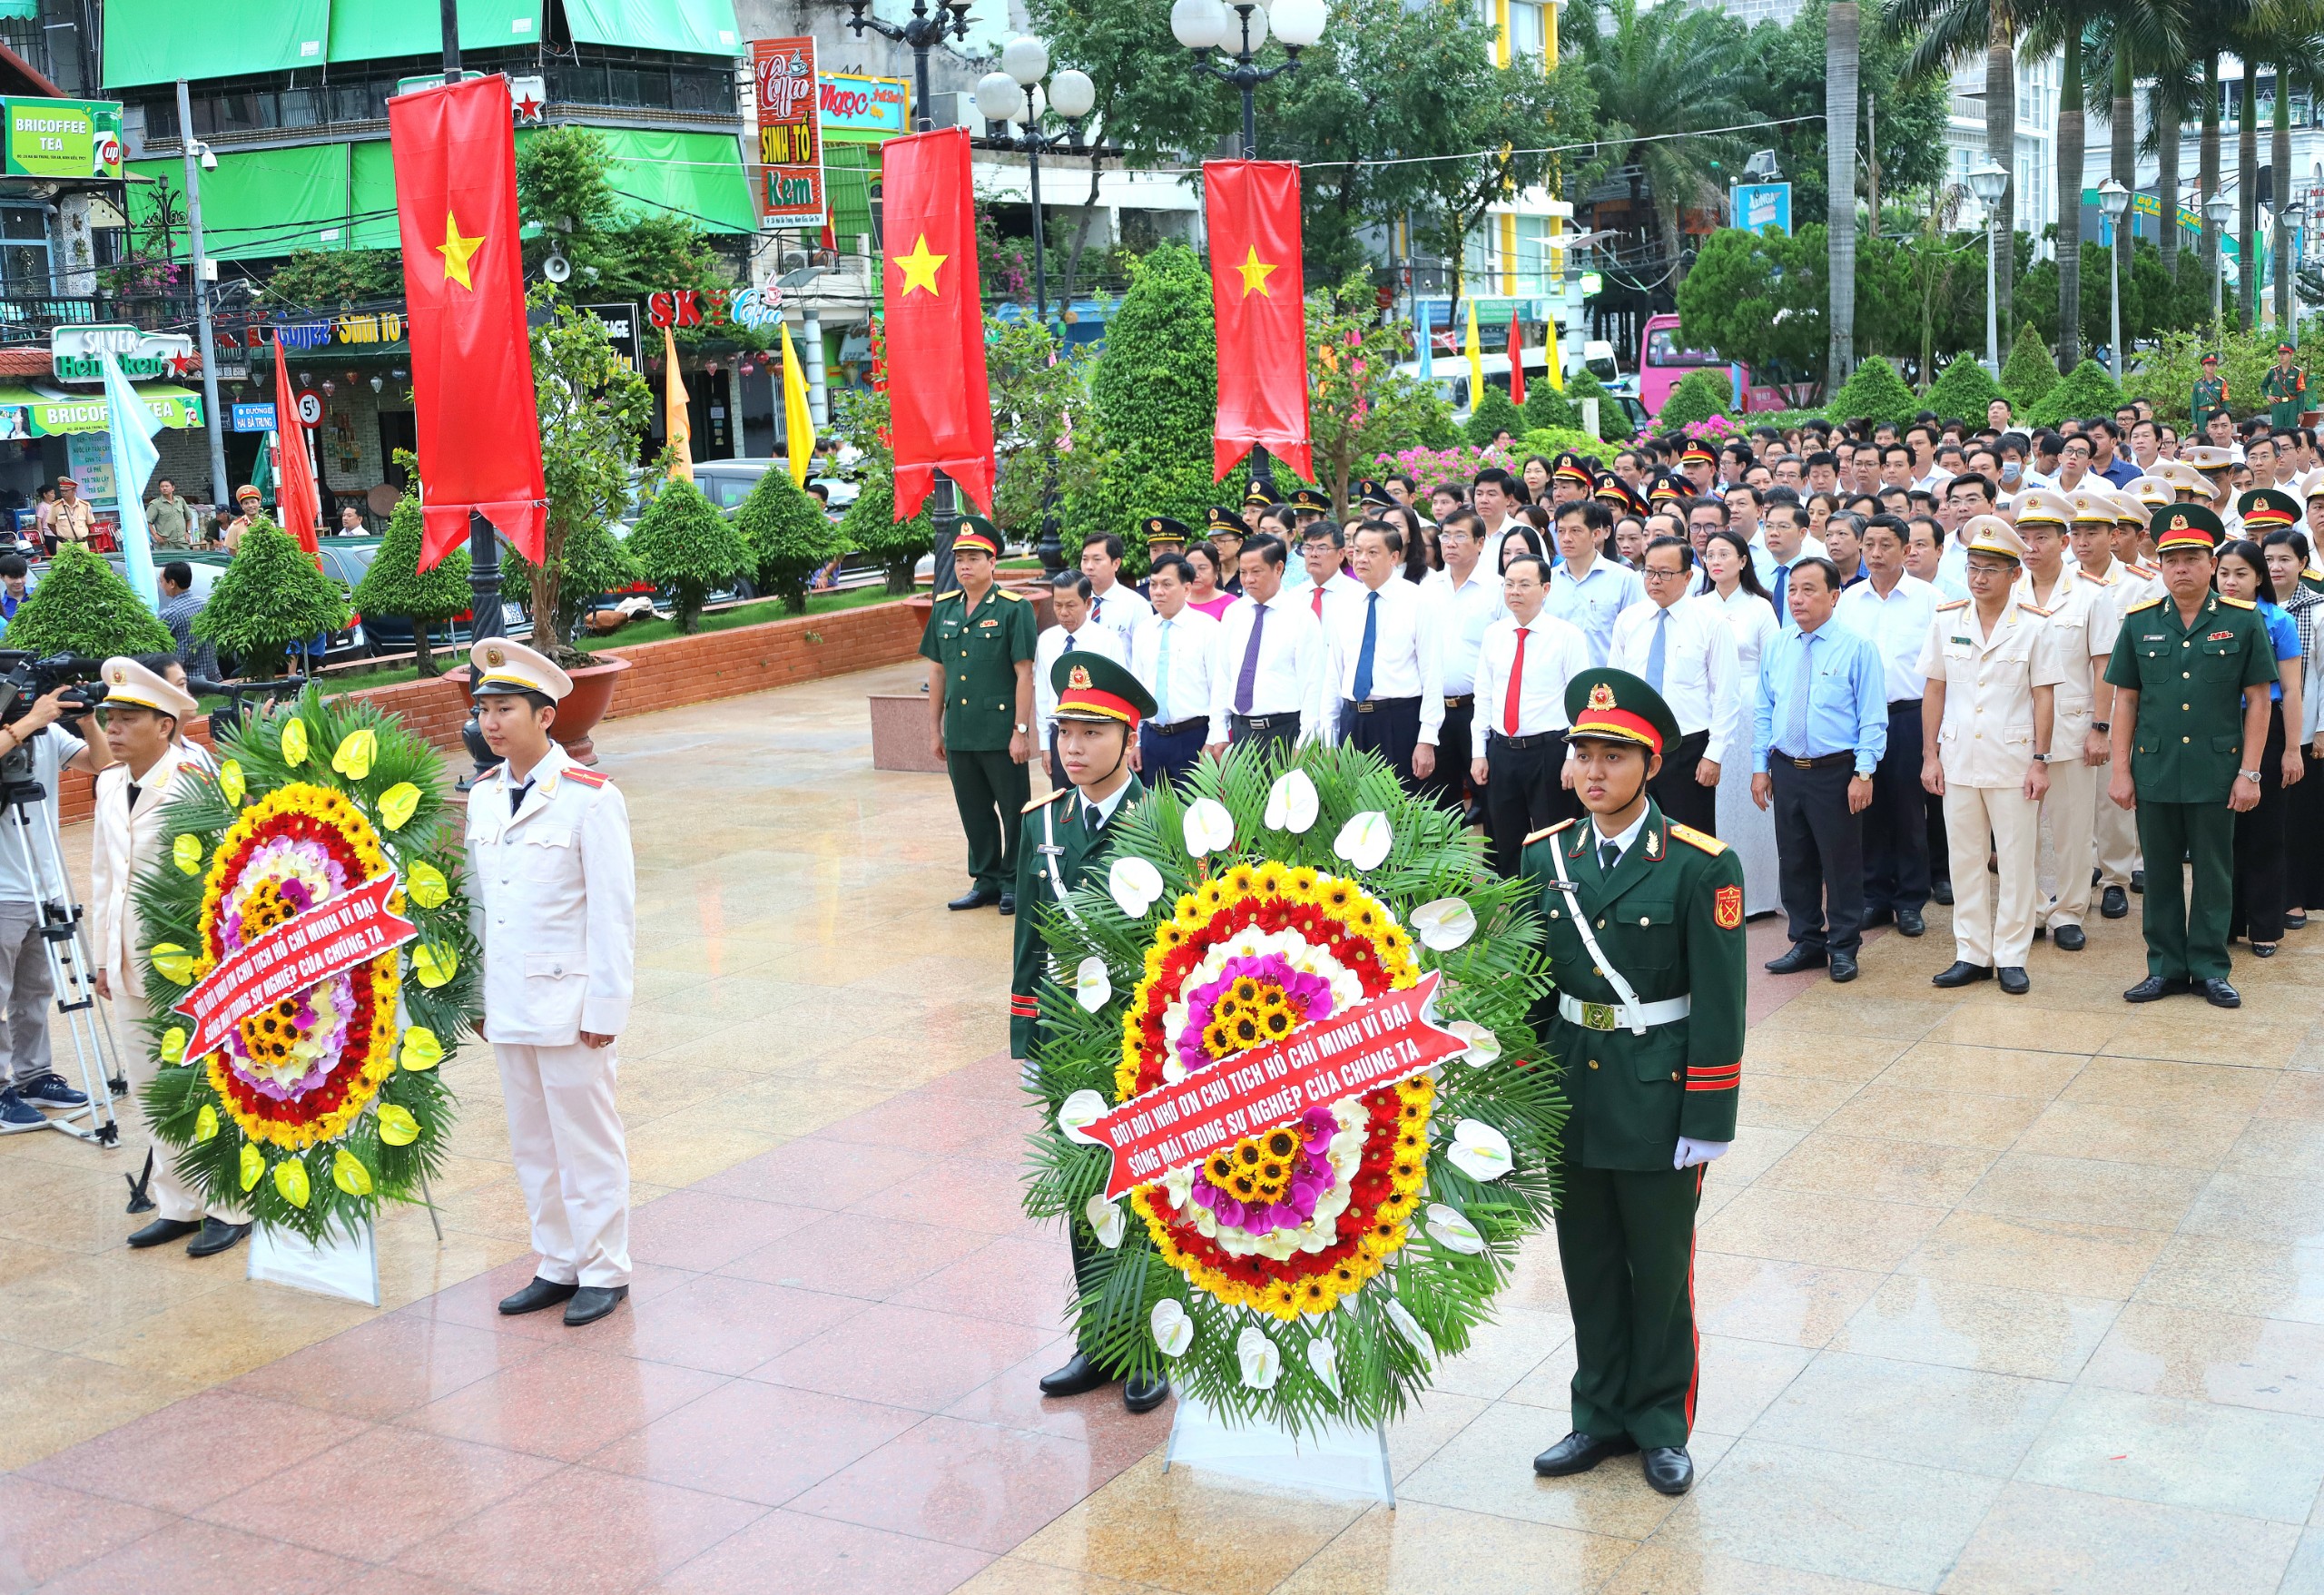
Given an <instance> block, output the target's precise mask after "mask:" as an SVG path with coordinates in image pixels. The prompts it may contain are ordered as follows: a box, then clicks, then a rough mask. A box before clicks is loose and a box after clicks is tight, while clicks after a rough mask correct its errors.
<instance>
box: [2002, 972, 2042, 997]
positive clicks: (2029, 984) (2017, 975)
mask: <svg viewBox="0 0 2324 1595" xmlns="http://www.w3.org/2000/svg"><path fill="white" fill-rule="evenodd" d="M1994 980H1999V981H2000V982H2001V989H2003V990H2004V991H2006V992H2008V993H2009V994H2010V995H2011V996H2012V997H2023V996H2024V995H2025V994H2026V993H2027V992H2028V991H2030V990H2032V989H2033V981H2031V980H2027V979H2026V978H2025V971H2024V970H2021V969H2019V968H2017V967H2016V966H2015V965H2014V964H2004V965H2002V967H2001V968H1999V969H1997V970H1994Z"/></svg>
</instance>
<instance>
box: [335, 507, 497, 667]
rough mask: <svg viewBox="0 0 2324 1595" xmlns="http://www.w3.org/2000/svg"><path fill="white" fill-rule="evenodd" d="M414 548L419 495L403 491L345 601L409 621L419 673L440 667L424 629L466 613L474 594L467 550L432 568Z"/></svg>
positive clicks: (417, 538) (359, 610)
mask: <svg viewBox="0 0 2324 1595" xmlns="http://www.w3.org/2000/svg"><path fill="white" fill-rule="evenodd" d="M419 546H420V517H419V495H417V494H415V493H406V494H405V495H404V496H403V497H401V498H399V499H398V500H397V501H396V509H395V513H394V514H393V515H391V516H389V517H388V535H387V536H386V537H383V538H381V539H380V541H379V552H378V553H377V554H376V555H374V556H372V558H371V567H370V569H369V570H367V571H365V572H364V573H363V579H362V580H361V581H360V582H358V583H357V584H356V586H355V591H354V592H353V593H352V594H351V595H350V596H349V598H348V602H349V603H350V604H351V605H353V606H354V607H355V611H356V613H357V614H359V615H402V616H403V617H404V618H405V619H406V620H409V621H410V622H411V645H412V652H413V654H414V655H415V656H416V661H417V663H418V665H419V674H422V675H434V674H437V673H438V670H439V669H440V668H441V667H440V666H439V665H438V664H437V663H436V652H435V649H434V648H433V647H431V646H430V645H429V640H428V628H429V627H430V626H432V625H436V624H437V623H438V622H439V621H449V620H455V619H458V617H459V616H460V615H465V614H466V613H468V606H469V605H470V603H471V602H473V600H474V595H473V594H472V593H470V592H469V590H468V550H467V549H466V548H455V549H453V550H452V551H451V552H450V553H448V554H447V555H445V556H444V557H443V558H441V559H439V560H438V561H437V562H436V568H435V569H433V570H422V569H420V568H419Z"/></svg>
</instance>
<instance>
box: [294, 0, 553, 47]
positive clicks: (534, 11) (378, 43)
mask: <svg viewBox="0 0 2324 1595" xmlns="http://www.w3.org/2000/svg"><path fill="white" fill-rule="evenodd" d="M443 28H444V25H443V21H442V19H441V17H440V16H439V15H438V12H437V8H436V7H435V6H432V5H423V4H415V0H330V49H329V52H328V54H329V55H330V59H331V60H333V61H385V60H388V59H390V58H391V57H395V56H400V55H435V54H441V53H442V51H443V48H444V31H443ZM540 41H541V0H460V48H461V49H463V50H497V49H501V48H504V47H506V46H507V45H510V44H538V43H540Z"/></svg>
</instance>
